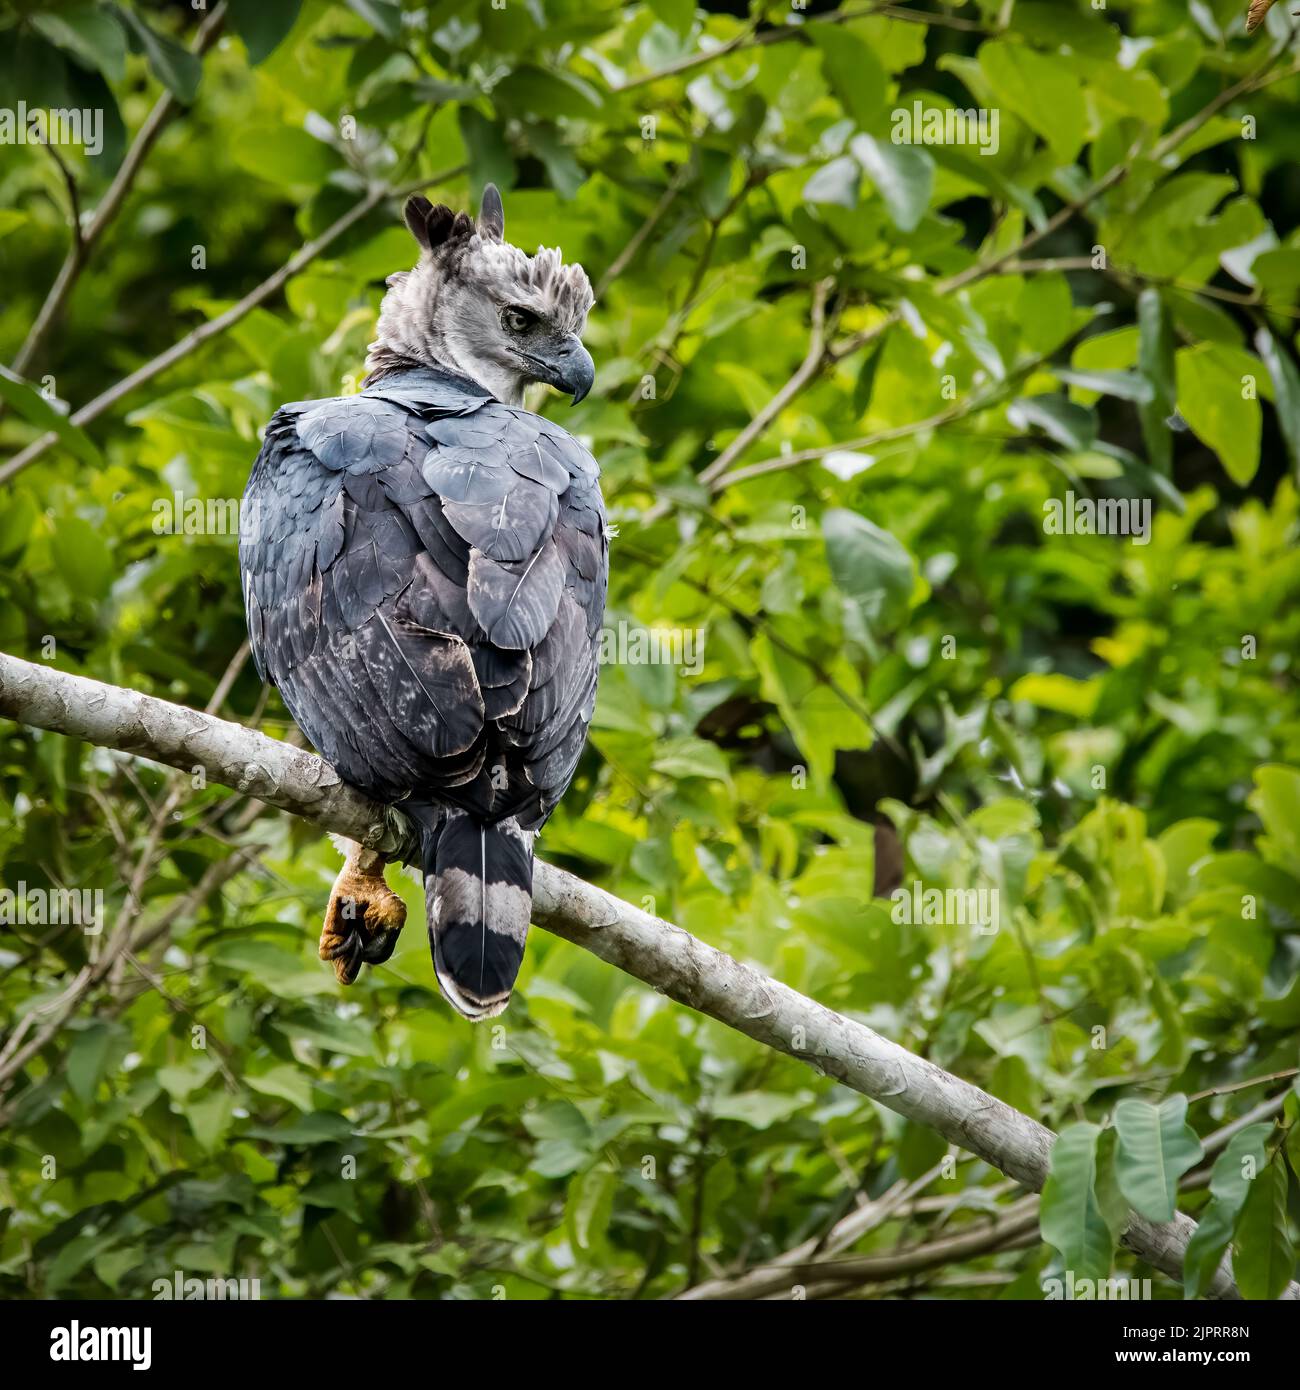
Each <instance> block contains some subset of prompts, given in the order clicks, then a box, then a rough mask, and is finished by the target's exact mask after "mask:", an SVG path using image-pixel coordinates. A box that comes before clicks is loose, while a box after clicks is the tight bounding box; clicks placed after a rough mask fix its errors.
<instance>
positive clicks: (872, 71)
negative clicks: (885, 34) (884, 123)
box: [805, 21, 889, 130]
mask: <svg viewBox="0 0 1300 1390" xmlns="http://www.w3.org/2000/svg"><path fill="white" fill-rule="evenodd" d="M805 32H806V33H807V34H808V36H809V37H810V38H811V39H812V41H813V43H814V44H816V45H817V48H818V51H819V52H820V53H821V55H822V70H823V72H824V73H825V75H826V82H827V85H828V86H829V87H830V88H831V90H832V91H833V92H834V93H835V95H836V96H837V97H838V98H839V99H840V101H841V102H842V103H843V104H844V108H845V110H846V111H848V112H849V114H850V115H851V116H852V117H853V118H854V120H855V121H856V122H857V124H858V127H859V129H862V130H865V129H866V128H867V127H868V126H870V125H872V124H874V122H875V119H876V117H877V115H878V114H879V113H880V111H881V108H882V107H883V106H884V102H885V91H886V88H887V86H888V82H889V77H888V74H887V73H886V72H885V69H884V66H883V65H882V64H881V61H880V59H879V58H877V57H876V53H875V50H874V49H873V48H872V47H871V45H870V44H868V43H867V42H866V41H865V40H864V39H861V38H859V37H858V35H857V34H855V33H853V32H852V31H851V30H848V29H846V28H844V27H843V26H842V25H838V24H818V23H816V22H815V21H814V22H812V23H810V24H807V25H805Z"/></svg>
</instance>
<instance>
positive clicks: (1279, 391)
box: [1255, 328, 1300, 479]
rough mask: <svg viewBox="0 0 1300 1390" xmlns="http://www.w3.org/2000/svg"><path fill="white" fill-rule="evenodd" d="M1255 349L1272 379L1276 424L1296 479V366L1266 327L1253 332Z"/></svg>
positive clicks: (1299, 427)
mask: <svg viewBox="0 0 1300 1390" xmlns="http://www.w3.org/2000/svg"><path fill="white" fill-rule="evenodd" d="M1255 351H1256V352H1258V353H1259V356H1260V360H1261V361H1262V362H1263V363H1264V365H1265V366H1266V367H1267V368H1268V374H1269V377H1270V378H1271V379H1272V382H1273V402H1274V406H1275V408H1276V409H1277V423H1278V428H1279V429H1280V430H1281V431H1282V438H1283V439H1285V440H1286V447H1287V451H1288V452H1289V453H1290V455H1291V465H1292V467H1293V468H1294V469H1295V472H1296V477H1297V479H1300V370H1297V368H1296V364H1295V362H1294V361H1293V360H1292V358H1291V354H1290V353H1289V352H1288V351H1287V350H1286V348H1285V347H1283V346H1282V345H1281V344H1280V343H1278V342H1277V341H1276V340H1275V339H1274V337H1273V335H1272V334H1271V333H1270V332H1269V331H1268V329H1267V328H1261V329H1260V330H1259V332H1258V333H1256V334H1255Z"/></svg>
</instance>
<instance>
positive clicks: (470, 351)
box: [366, 184, 595, 405]
mask: <svg viewBox="0 0 1300 1390" xmlns="http://www.w3.org/2000/svg"><path fill="white" fill-rule="evenodd" d="M406 225H407V226H408V227H409V228H410V229H411V233H412V235H413V236H414V237H415V239H416V241H418V242H419V244H420V259H419V261H418V263H417V264H416V266H415V268H414V269H412V270H404V271H401V272H399V273H398V274H396V275H390V276H389V277H388V293H387V294H385V296H384V302H383V305H382V307H381V308H380V311H379V331H378V336H377V337H376V339H375V341H374V342H373V343H372V344H371V345H370V354H369V356H368V357H367V359H366V367H367V369H368V371H369V373H370V375H371V377H374V376H378V375H381V374H382V373H383V372H385V371H387V370H389V369H391V368H392V367H395V366H399V365H405V366H409V365H410V364H411V363H412V362H416V363H419V364H420V365H422V366H430V367H443V368H449V369H450V370H452V371H455V372H459V373H460V374H461V375H462V376H467V377H470V378H471V379H472V380H474V381H476V382H478V384H479V385H480V386H482V387H484V388H485V389H486V390H488V391H490V392H491V393H492V394H493V395H494V396H496V397H497V399H498V400H501V401H504V402H505V403H506V404H507V405H520V404H522V402H523V393H524V388H525V387H526V386H527V385H528V383H529V382H532V381H541V382H545V383H546V384H547V385H548V386H554V387H556V388H558V389H559V390H561V391H564V392H566V393H568V394H570V395H572V397H573V403H574V405H577V403H578V402H579V401H580V400H582V398H583V397H584V396H585V395H586V394H587V392H588V391H590V390H591V383H592V380H593V378H594V376H595V367H594V365H593V363H592V360H591V354H590V353H589V352H588V351H587V349H586V348H585V347H583V345H582V337H581V335H582V330H583V329H584V328H585V327H586V323H587V312H588V310H589V309H590V308H591V305H592V301H593V299H594V296H593V295H592V292H591V284H590V282H589V281H588V279H587V275H586V272H585V271H584V270H583V268H582V267H581V266H580V265H565V264H564V261H563V259H562V258H561V256H560V253H559V251H551V250H547V249H546V248H545V247H542V248H540V249H539V250H538V252H537V254H536V255H535V256H527V255H525V254H524V253H523V252H522V251H521V250H519V248H518V247H517V246H511V245H510V243H509V242H508V241H506V240H505V209H504V208H503V207H502V205H501V194H500V193H499V192H498V191H497V189H496V186H495V185H494V184H488V186H487V187H486V188H485V189H484V190H483V205H482V207H481V208H480V209H479V215H478V221H477V222H476V221H474V219H472V218H471V217H470V216H469V215H468V214H467V213H463V212H453V211H452V210H451V208H449V207H445V206H443V205H442V204H440V203H439V204H434V203H430V202H429V200H428V199H427V198H420V197H415V198H411V199H410V200H409V201H408V202H407V204H406Z"/></svg>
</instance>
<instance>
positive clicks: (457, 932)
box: [424, 811, 533, 1021]
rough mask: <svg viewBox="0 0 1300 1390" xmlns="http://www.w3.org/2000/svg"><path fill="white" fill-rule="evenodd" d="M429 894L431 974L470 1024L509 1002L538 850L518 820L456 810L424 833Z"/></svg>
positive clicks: (529, 911) (426, 890)
mask: <svg viewBox="0 0 1300 1390" xmlns="http://www.w3.org/2000/svg"><path fill="white" fill-rule="evenodd" d="M424 896H425V905H426V908H427V911H428V915H429V944H430V946H431V947H432V949H433V969H434V973H435V974H436V975H437V977H438V983H439V985H441V986H442V992H443V994H445V995H446V996H447V1001H448V1002H449V1003H450V1004H451V1006H452V1008H454V1009H455V1010H456V1011H457V1012H458V1013H461V1014H464V1016H465V1017H466V1018H469V1019H474V1020H476V1021H477V1020H478V1019H483V1018H494V1017H495V1016H496V1015H497V1014H499V1013H500V1012H501V1011H502V1009H504V1008H505V1006H506V1005H507V1004H508V1003H509V1002H510V991H511V989H512V988H513V987H514V983H515V976H516V975H518V974H519V967H520V965H521V964H522V962H523V959H524V940H525V938H526V937H527V935H528V923H529V919H530V918H531V916H532V910H533V851H532V846H531V843H530V840H529V839H526V838H525V836H524V832H523V831H522V830H520V828H519V824H518V822H517V821H516V820H515V819H514V818H513V817H511V818H509V819H508V820H503V821H497V822H496V823H494V824H492V825H484V824H482V823H481V822H479V821H476V820H475V819H474V818H473V817H472V816H467V815H465V814H464V813H463V812H459V811H453V812H451V813H450V814H449V815H448V816H447V817H446V818H445V819H442V820H439V821H438V822H437V824H436V825H434V826H432V827H431V828H428V829H426V830H425V835H424Z"/></svg>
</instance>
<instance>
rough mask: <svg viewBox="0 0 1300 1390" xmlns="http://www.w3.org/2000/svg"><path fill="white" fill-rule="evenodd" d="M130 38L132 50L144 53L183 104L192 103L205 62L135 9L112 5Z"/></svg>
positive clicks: (160, 78)
mask: <svg viewBox="0 0 1300 1390" xmlns="http://www.w3.org/2000/svg"><path fill="white" fill-rule="evenodd" d="M113 13H114V14H115V15H117V17H118V18H119V19H120V20H121V21H122V23H123V25H124V27H125V28H126V32H127V36H128V38H129V39H130V41H131V51H132V52H133V53H143V54H144V56H145V59H146V60H147V61H148V64H149V70H150V71H151V72H152V73H153V75H154V76H155V77H156V78H157V79H158V81H159V82H161V83H162V84H163V86H164V87H166V88H167V89H168V90H169V91H170V92H171V93H172V95H173V96H174V97H175V98H176V99H177V101H179V102H181V103H182V105H184V106H189V105H191V104H192V103H193V101H194V98H195V96H196V95H197V94H198V90H199V81H200V79H201V78H202V76H203V64H202V62H200V60H199V59H198V58H197V57H195V55H194V54H193V53H191V52H190V51H189V49H187V48H183V47H182V46H181V45H180V44H178V43H177V42H176V40H175V39H173V38H171V37H170V36H169V35H167V34H160V33H158V31H157V30H156V29H151V28H150V27H149V25H148V24H147V23H146V22H145V20H144V18H143V17H142V16H141V15H139V14H137V13H136V12H135V11H134V10H131V9H125V8H123V7H122V6H121V5H114V6H113Z"/></svg>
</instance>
